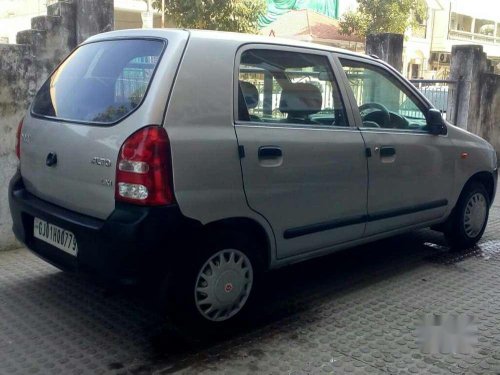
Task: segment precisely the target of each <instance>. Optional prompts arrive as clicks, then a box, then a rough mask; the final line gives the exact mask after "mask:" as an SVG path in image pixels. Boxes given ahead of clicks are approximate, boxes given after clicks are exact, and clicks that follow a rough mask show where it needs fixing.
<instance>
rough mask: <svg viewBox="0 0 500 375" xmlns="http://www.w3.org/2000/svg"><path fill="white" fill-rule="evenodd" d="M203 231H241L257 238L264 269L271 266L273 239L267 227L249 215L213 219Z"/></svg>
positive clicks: (206, 232)
mask: <svg viewBox="0 0 500 375" xmlns="http://www.w3.org/2000/svg"><path fill="white" fill-rule="evenodd" d="M203 231H204V232H205V234H206V235H209V236H210V235H211V234H213V233H220V232H235V231H241V232H245V233H247V234H248V235H250V238H252V239H255V241H256V243H257V245H258V246H257V248H258V249H259V251H258V252H259V254H258V258H259V261H260V262H261V266H262V267H263V268H264V270H267V269H269V268H270V265H271V260H272V257H271V251H272V243H271V241H272V240H273V239H272V238H270V235H269V234H268V233H267V231H266V229H265V228H264V227H263V226H262V225H261V224H260V223H258V222H257V221H256V220H254V219H251V218H248V217H233V218H226V219H222V220H217V221H213V222H210V223H207V224H205V225H204V226H203Z"/></svg>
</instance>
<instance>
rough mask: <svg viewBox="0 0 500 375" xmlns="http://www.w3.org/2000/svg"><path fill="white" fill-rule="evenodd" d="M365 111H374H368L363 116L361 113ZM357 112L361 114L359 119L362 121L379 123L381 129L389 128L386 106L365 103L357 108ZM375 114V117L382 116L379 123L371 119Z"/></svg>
mask: <svg viewBox="0 0 500 375" xmlns="http://www.w3.org/2000/svg"><path fill="white" fill-rule="evenodd" d="M367 109H375V111H370V112H368V113H366V114H363V112H364V111H366V110H367ZM359 112H360V113H361V119H362V120H363V121H374V122H376V123H379V121H380V123H379V125H380V127H381V128H388V127H389V124H390V122H391V115H390V113H389V110H388V109H387V107H386V106H384V105H382V104H380V103H365V104H362V105H360V106H359ZM375 113H377V115H376V117H378V115H379V114H380V115H381V116H382V118H381V119H380V120H379V121H376V120H377V119H373V118H372V117H373V116H374V114H375Z"/></svg>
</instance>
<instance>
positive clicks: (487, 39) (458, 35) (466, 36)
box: [448, 30, 500, 44]
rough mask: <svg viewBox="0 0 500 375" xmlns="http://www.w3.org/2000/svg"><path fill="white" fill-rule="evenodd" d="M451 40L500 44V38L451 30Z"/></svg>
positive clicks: (449, 34) (449, 35) (449, 36)
mask: <svg viewBox="0 0 500 375" xmlns="http://www.w3.org/2000/svg"><path fill="white" fill-rule="evenodd" d="M448 38H449V39H454V40H473V41H476V42H480V43H490V44H500V36H498V37H495V36H493V35H485V34H477V33H471V32H469V31H460V30H450V31H449V33H448Z"/></svg>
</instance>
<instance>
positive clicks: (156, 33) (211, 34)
mask: <svg viewBox="0 0 500 375" xmlns="http://www.w3.org/2000/svg"><path fill="white" fill-rule="evenodd" d="M186 32H188V33H189V35H190V38H199V39H205V40H207V41H210V40H218V41H221V40H227V41H228V43H229V42H230V43H234V42H235V41H237V42H241V44H247V43H268V44H277V45H283V46H289V47H302V48H313V49H320V50H323V51H331V52H337V53H343V54H348V55H352V56H358V57H363V58H369V59H372V60H377V61H380V60H379V59H374V58H373V57H371V56H368V55H365V54H362V53H357V52H353V51H349V50H346V49H342V48H336V47H330V46H326V45H324V44H318V43H310V42H303V41H300V40H295V39H287V38H279V37H269V36H263V35H255V34H244V33H233V32H227V31H212V30H196V29H174V28H165V29H126V30H116V31H110V32H106V33H102V34H97V35H94V36H92V37H90V38H88V39H87V40H86V41H85V43H90V42H96V41H99V40H106V39H114V38H117V39H121V38H127V37H132V38H162V39H167V40H168V38H169V37H171V36H172V35H173V34H184V33H186Z"/></svg>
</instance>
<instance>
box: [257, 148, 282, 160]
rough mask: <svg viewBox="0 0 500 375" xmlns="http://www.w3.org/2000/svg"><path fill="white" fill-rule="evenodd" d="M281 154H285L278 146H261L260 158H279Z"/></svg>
mask: <svg viewBox="0 0 500 375" xmlns="http://www.w3.org/2000/svg"><path fill="white" fill-rule="evenodd" d="M281 156H283V152H282V151H281V148H279V147H277V146H262V147H259V158H279V157H281Z"/></svg>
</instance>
